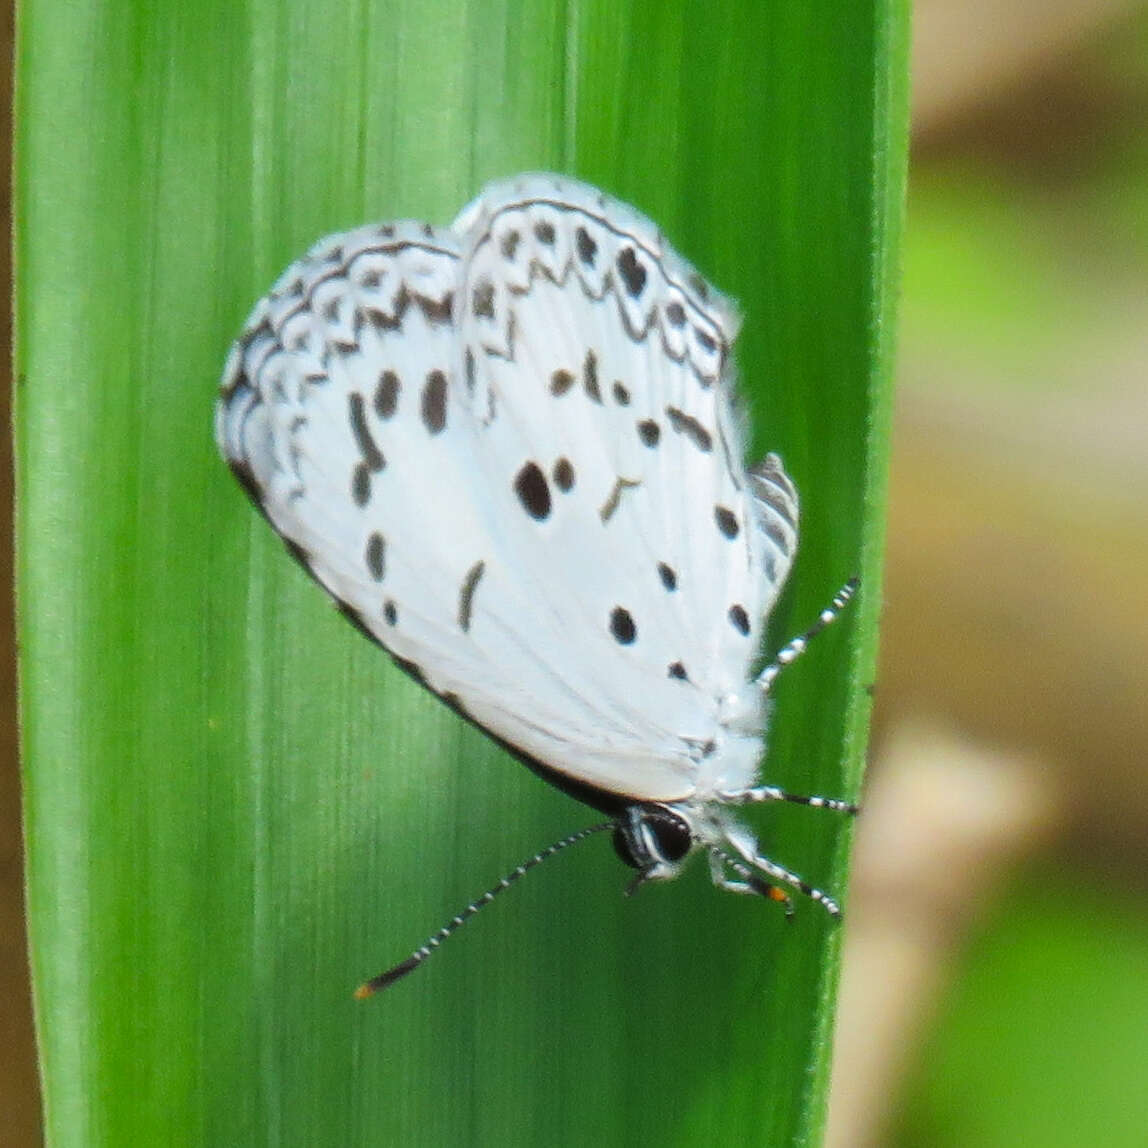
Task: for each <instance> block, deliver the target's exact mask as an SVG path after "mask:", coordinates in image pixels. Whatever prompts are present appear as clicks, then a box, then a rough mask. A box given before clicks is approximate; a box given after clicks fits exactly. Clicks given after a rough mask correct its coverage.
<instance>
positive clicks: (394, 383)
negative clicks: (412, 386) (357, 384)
mask: <svg viewBox="0 0 1148 1148" xmlns="http://www.w3.org/2000/svg"><path fill="white" fill-rule="evenodd" d="M400 387H401V384H400V383H399V376H398V375H396V374H395V372H394V371H384V372H383V373H382V374H381V375H380V376H379V385H378V386H377V387H375V414H377V415H378V416H379V418H381V419H389V418H393V417H394V413H395V411H396V410H397V409H398V406H399V390H400Z"/></svg>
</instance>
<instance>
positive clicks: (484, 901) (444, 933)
mask: <svg viewBox="0 0 1148 1148" xmlns="http://www.w3.org/2000/svg"><path fill="white" fill-rule="evenodd" d="M615 824H616V823H615V822H613V821H603V822H602V823H601V824H600V825H591V826H590V828H589V829H580V830H578V832H577V833H571V834H570V836H569V837H563V838H562V840H561V841H555V842H554V844H553V845H548V846H547V847H546V848H545V849H541V850H539V851H538V852H537V853H535V854H534V856H533V857H531V858H530V859H529V860H528V861H523V862H522V864H521V865H519V866H518V868H517V869H514V870H512V871H511V872H510V873H507V874H506V876H505V877H503V878H502V880H501V881H499V882H498V884H497V885H495V886H494V887H493V888H491V889H487V891H486V892H485V893H483V895H482V896H481V897H478V898H476V899H475V900H473V901H471V903H470V904H469V905H467V907H466V908H465V909H463V910H462V912H461V913H459V914H458V915H457V916H456V917H452V918H451V919H450V920H449V921H447V923H446V924H445V925H443V927H442V928H441V929H439V931H438V932H437V933H435V934H434V935H433V936H430V937H428V938H427V939H426V940H425V941H424V942H423V943H422V944H421V945H419V947H418V948H417V949H415V951H414V952H413V953H411V955H410V956H409V957H407V959H406V960H405V961H400V962H399V963H398V964H397V965H393V966H392V967H391V968H389V969H387V971H386V972H383V973H379V975H378V976H377V977H372V978H371V979H370V980H369V981H366V982H364V983H363V984H361V985H360V986H359V987H358V988H357V989H356V990H355V999H356V1000H365V999H366V998H367V997H369V996H374V994H375V993H377V992H379V990H380V989H385V988H386V987H387V986H388V985H393V984H394V983H395V981H397V980H401V979H402V978H403V977H405V976H406V975H407V973H413V972H414V971H415V969H417V968H418V967H419V965H421V964H422V963H423V961H425V960H426V959H427V957H429V956H430V955H431V953H433V952H434V951H435V949H437V948H438V947H439V945H441V944H442V943H443V941H445V940H446V939H447V937H449V936H450V935H451V934H452V933H454V932H456V931H457V930H458V929H459V928H461V927H462V926H463V925H465V924H466V922H467V921H469V920H470V919H471V917H473V916H474V915H475V913H477V912H478V911H479V909H485V908H486V906H487V905H489V904H490V902H491V901H493V900H494V898H495V897H497V896H498V894H499V893H501V892H503V891H504V890H506V889H509V888H510V886H511V885H513V884H514V883H515V881H517V880H518V879H519V878H520V877H524V876H526V874H527V873H529V872H530V870H531V869H533V868H534V867H535V866H536V865H541V864H542V862H543V861H547V860H549V859H550V858H551V857H553V856H554V854H555V853H561V852H562V850H563V849H567V848H569V847H570V846H571V845H577V844H578V842H579V841H584V840H585V839H586V838H587V837H591V836H593V835H594V834H595V833H602V832H604V831H605V830H607V829H613V828H614V827H615Z"/></svg>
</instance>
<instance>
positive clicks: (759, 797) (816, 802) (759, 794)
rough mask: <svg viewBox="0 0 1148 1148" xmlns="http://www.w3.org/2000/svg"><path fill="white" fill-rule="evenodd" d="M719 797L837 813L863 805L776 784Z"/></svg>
mask: <svg viewBox="0 0 1148 1148" xmlns="http://www.w3.org/2000/svg"><path fill="white" fill-rule="evenodd" d="M719 797H720V799H721V801H722V802H723V804H726V805H759V804H761V803H762V802H765V801H790V802H792V803H793V804H794V805H808V806H809V807H810V808H812V809H832V810H834V811H836V812H837V813H860V812H861V806H859V805H855V804H854V803H853V802H852V801H841V800H840V799H839V798H836V797H818V796H816V795H813V794H810V795H806V794H802V793H788V792H786V790H784V789H779V788H778V787H777V786H776V785H759V786H756V787H755V788H754V789H745V790H742V792H741V793H722V794H719Z"/></svg>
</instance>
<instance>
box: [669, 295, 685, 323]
mask: <svg viewBox="0 0 1148 1148" xmlns="http://www.w3.org/2000/svg"><path fill="white" fill-rule="evenodd" d="M666 322H667V323H669V325H670V326H671V327H684V326H685V325H686V309H685V308H684V307H683V306H682V305H681V303H679V302H678V301H677V300H674V301H673V302H672V303H667V304H666Z"/></svg>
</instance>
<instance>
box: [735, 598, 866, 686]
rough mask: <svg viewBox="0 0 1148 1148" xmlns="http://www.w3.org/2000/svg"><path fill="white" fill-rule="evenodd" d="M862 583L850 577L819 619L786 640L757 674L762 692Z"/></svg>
mask: <svg viewBox="0 0 1148 1148" xmlns="http://www.w3.org/2000/svg"><path fill="white" fill-rule="evenodd" d="M860 585H861V579H860V578H856V577H854V578H850V579H849V581H848V582H846V583H845V585H844V586H842V587H841V589H840V590H838V591H837V593H836V594H835V595H834V598H833V601H832V602H830V603H829V605H828V606H826V607H825V609H824V610H822V611H821V613H820V614H818V616H817V621H816V622H814V623H813V625H812V626H810V627H809V629H808V630H806V631H805V633H804V634H799V635H798V636H797V637H796V638H793V639H791V640H790V641H788V642H786V643H785V645H784V646H782V647H781V649H780V650H778V651H777V654H776V655H775V657H774V659H773V661H772V662H770V663H769V665H768V666H766V667H765V669H763V670H762V671H761V673H760V674H758V675H757V684H758V685H759V686H760V687H761V692H762V693H765V694H768V693H769V690H770V687H771V686H772V685H773V680H774V678H776V677H777V675H778V674H780V673H781V671H782V670H783V669H785V667H786V666H788V665H789V664H790V663H792V662H795V661H797V659H798V658H799V657H801V655H802V654H804V653H805V651H806V649H807V648H808V646H809V643H810V642H811V641H813V639H814V638H816V637H817V635H818V634H820V633H821V631H822V630H824V629H825V627H826V626H828V625H829V624H830V623H831V622H832V621H833V620H834V619H835V618H836V617H837V615H838V614H840V613H841V611H842V610H844V609H845V607H846V606H847V605H848V603H849V599H850V598H852V597H853V595H854V594H856V593H857V587H858V586H860Z"/></svg>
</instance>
